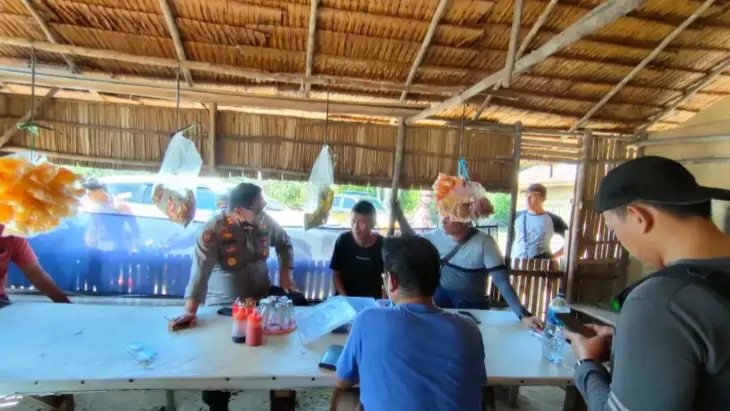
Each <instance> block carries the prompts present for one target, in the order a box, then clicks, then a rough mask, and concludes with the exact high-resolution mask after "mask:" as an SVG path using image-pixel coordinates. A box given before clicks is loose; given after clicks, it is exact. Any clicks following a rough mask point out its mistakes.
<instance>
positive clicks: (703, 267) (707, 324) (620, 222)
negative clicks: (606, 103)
mask: <svg viewBox="0 0 730 411" xmlns="http://www.w3.org/2000/svg"><path fill="white" fill-rule="evenodd" d="M713 199H720V200H730V191H727V190H721V189H717V188H708V187H702V186H700V185H698V184H697V182H696V181H695V178H694V177H693V176H692V174H691V173H690V172H689V171H688V170H687V169H685V168H684V167H683V166H682V165H681V164H679V163H678V162H676V161H673V160H670V159H667V158H662V157H641V158H638V159H635V160H631V161H628V162H626V163H624V164H622V165H620V166H618V167H616V168H615V169H613V170H611V171H610V172H609V173H608V175H606V178H604V180H603V182H602V183H601V187H600V189H599V191H598V195H597V198H596V211H598V212H601V213H603V218H604V220H605V222H606V225H607V226H608V227H609V228H610V229H611V230H613V232H614V233H615V234H616V237H617V238H618V239H619V241H620V242H621V244H622V245H623V246H624V247H625V248H626V249H627V250H628V251H629V253H631V254H632V255H633V256H635V257H636V258H638V259H639V260H641V261H642V262H643V263H644V264H646V265H648V266H651V267H654V268H656V269H657V270H658V271H656V272H655V273H653V274H651V275H649V276H648V277H646V278H644V279H643V280H641V281H639V282H638V283H636V284H634V285H632V286H631V287H629V288H628V289H627V290H625V291H624V292H622V293H621V294H620V295H619V296H618V298H617V299H616V301H615V305H616V306H617V308H619V309H620V311H621V317H620V320H619V322H618V326H617V330H616V331H615V333H614V329H613V328H609V327H597V326H591V327H590V328H592V331H593V332H596V333H597V336H596V337H593V338H587V337H584V336H582V335H580V334H576V333H568V338H569V339H570V341H571V342H572V347H573V351H574V352H575V355H576V357H577V358H578V360H579V361H578V363H577V364H576V372H575V384H576V386H577V387H578V389H579V390H580V392H581V394H582V395H583V398H584V399H585V400H586V403H587V405H588V408H589V409H590V410H592V411H599V410H612V411H658V410H662V411H700V410H702V411H720V410H723V411H727V410H730V237H728V236H726V235H725V234H723V233H722V232H721V231H720V230H719V229H718V228H717V227H716V226H715V224H714V223H713V222H712V220H711V204H710V203H711V200H713ZM609 351H610V353H609ZM609 354H610V359H611V363H612V367H611V368H612V375H609V372H608V370H607V369H606V368H605V367H604V366H603V365H602V364H601V362H602V361H606V360H608V359H609Z"/></svg>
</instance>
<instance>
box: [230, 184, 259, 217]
mask: <svg viewBox="0 0 730 411" xmlns="http://www.w3.org/2000/svg"><path fill="white" fill-rule="evenodd" d="M260 195H261V187H259V186H257V185H256V184H251V183H241V184H239V185H237V186H236V187H234V188H233V190H231V194H230V195H229V196H228V210H230V211H233V210H235V209H237V208H251V206H253V202H254V201H255V200H256V198H258V197H259V196H260Z"/></svg>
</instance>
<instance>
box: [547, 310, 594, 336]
mask: <svg viewBox="0 0 730 411" xmlns="http://www.w3.org/2000/svg"><path fill="white" fill-rule="evenodd" d="M555 317H557V318H558V320H560V321H561V322H562V323H563V324H564V325H565V329H566V330H568V331H570V332H572V333H576V334H580V335H582V336H584V337H586V338H593V337H595V336H597V335H598V334H597V333H596V331H595V330H593V329H592V328H588V327H586V326H584V325H583V324H581V323H580V321H579V320H578V319H577V318H575V317H573V316H571V315H570V314H565V313H561V314H555Z"/></svg>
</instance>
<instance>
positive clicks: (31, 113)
mask: <svg viewBox="0 0 730 411" xmlns="http://www.w3.org/2000/svg"><path fill="white" fill-rule="evenodd" d="M56 92H58V87H54V88H52V89H50V90H48V92H47V93H46V95H45V96H43V98H42V99H41V100H40V101H39V102H37V103H35V105H34V106H33V109H32V110H28V112H27V113H25V115H24V116H23V117H22V118H21V119H20V121H18V122H17V123H15V126H14V127H11V128H9V129H7V130H5V132H4V133H3V135H2V136H0V147H2V146H4V145H5V143H7V142H8V141H10V139H11V138H13V136H14V135H15V134H16V133H17V132H18V126H19V125H20V124H23V123H27V122H28V120H30V119H31V118H32V117H35V116H36V115H37V114H38V111H40V109H41V108H43V106H44V105H45V104H46V103H47V102H49V101H50V100H51V99H52V98H53V96H54V95H55V94H56Z"/></svg>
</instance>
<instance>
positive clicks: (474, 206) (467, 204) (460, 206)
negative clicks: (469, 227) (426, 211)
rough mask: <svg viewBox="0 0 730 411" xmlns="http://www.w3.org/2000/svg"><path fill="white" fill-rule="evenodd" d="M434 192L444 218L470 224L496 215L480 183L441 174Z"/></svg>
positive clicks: (437, 206) (435, 184) (434, 185)
mask: <svg viewBox="0 0 730 411" xmlns="http://www.w3.org/2000/svg"><path fill="white" fill-rule="evenodd" d="M433 190H434V193H435V194H436V208H437V209H438V211H439V214H440V215H441V216H443V217H446V216H449V217H450V218H452V219H453V220H455V221H461V222H468V221H471V220H477V219H480V218H485V217H488V216H490V215H492V214H494V207H492V204H491V203H490V202H489V200H488V199H487V192H486V191H485V190H484V188H483V187H482V185H481V184H479V183H475V182H473V181H467V180H464V179H462V178H459V177H454V176H449V175H446V174H443V173H441V174H439V176H438V178H437V179H436V182H434V183H433Z"/></svg>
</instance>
